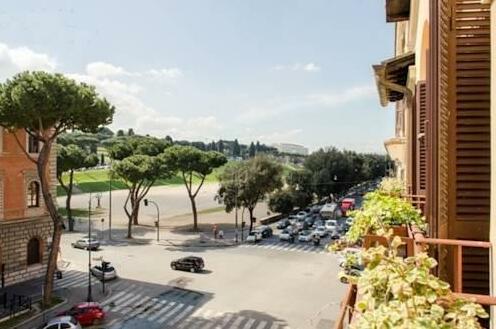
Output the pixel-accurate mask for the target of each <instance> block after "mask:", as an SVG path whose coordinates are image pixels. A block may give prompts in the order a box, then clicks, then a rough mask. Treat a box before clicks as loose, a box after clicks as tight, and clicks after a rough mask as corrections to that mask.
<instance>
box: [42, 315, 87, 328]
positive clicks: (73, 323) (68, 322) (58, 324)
mask: <svg viewBox="0 0 496 329" xmlns="http://www.w3.org/2000/svg"><path fill="white" fill-rule="evenodd" d="M60 328H64V329H65V328H67V329H81V325H80V324H79V323H78V321H77V320H76V319H75V318H74V317H73V316H69V315H64V316H57V317H56V318H53V319H51V320H50V321H48V323H47V324H46V325H45V326H44V327H43V329H60Z"/></svg>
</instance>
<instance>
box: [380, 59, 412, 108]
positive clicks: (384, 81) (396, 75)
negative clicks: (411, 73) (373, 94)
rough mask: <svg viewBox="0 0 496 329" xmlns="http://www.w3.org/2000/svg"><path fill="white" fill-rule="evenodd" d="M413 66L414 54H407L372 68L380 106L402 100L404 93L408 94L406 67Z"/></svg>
mask: <svg viewBox="0 0 496 329" xmlns="http://www.w3.org/2000/svg"><path fill="white" fill-rule="evenodd" d="M414 64H415V53H413V52H408V53H405V54H403V55H400V56H397V57H393V58H390V59H386V60H385V61H382V62H381V64H378V65H373V66H372V67H373V68H374V73H375V81H376V83H377V89H378V92H379V98H380V101H381V105H382V106H387V104H388V103H389V102H397V101H399V100H401V99H403V97H404V95H405V93H406V92H408V89H407V87H406V83H407V79H408V67H409V66H410V65H414Z"/></svg>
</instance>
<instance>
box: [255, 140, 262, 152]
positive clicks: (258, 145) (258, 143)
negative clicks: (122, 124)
mask: <svg viewBox="0 0 496 329" xmlns="http://www.w3.org/2000/svg"><path fill="white" fill-rule="evenodd" d="M260 152H262V146H261V145H260V142H259V141H257V144H256V145H255V153H257V154H258V153H260Z"/></svg>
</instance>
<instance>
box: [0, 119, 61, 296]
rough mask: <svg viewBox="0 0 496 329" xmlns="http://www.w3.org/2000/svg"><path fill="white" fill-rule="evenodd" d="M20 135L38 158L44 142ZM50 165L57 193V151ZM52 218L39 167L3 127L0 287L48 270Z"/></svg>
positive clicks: (0, 150) (0, 133) (0, 138)
mask: <svg viewBox="0 0 496 329" xmlns="http://www.w3.org/2000/svg"><path fill="white" fill-rule="evenodd" d="M17 137H18V139H19V141H20V142H21V143H25V145H26V150H27V151H28V152H29V153H30V154H31V156H33V157H36V154H37V153H38V152H39V149H40V145H39V143H37V142H36V141H34V140H33V138H32V137H28V135H27V134H26V133H25V132H24V131H18V132H17ZM50 161H51V163H50V166H49V170H50V176H51V182H52V187H53V191H52V193H53V195H56V194H55V193H56V190H55V189H56V168H55V166H56V153H55V152H53V153H52V156H51V159H50ZM51 236H52V221H51V219H50V217H49V216H48V212H47V210H46V207H45V204H44V202H43V197H42V193H41V186H40V183H39V179H38V175H37V171H36V166H35V164H34V163H33V162H32V161H30V160H29V159H28V158H27V156H26V155H25V154H24V152H23V150H22V149H21V148H20V147H19V145H18V143H17V141H16V139H15V137H14V135H13V134H11V133H8V132H7V131H5V130H3V129H2V128H1V127H0V280H1V281H0V287H3V286H8V285H11V284H14V283H18V282H21V281H25V280H28V279H31V278H35V277H39V276H42V275H43V274H44V272H45V269H46V264H47V261H48V254H49V248H50V241H51Z"/></svg>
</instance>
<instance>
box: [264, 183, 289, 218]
mask: <svg viewBox="0 0 496 329" xmlns="http://www.w3.org/2000/svg"><path fill="white" fill-rule="evenodd" d="M294 207H295V205H294V196H293V191H291V190H289V189H284V190H279V191H276V192H274V193H272V194H271V195H270V198H269V209H270V210H271V211H273V212H279V213H281V214H283V215H287V214H289V213H290V212H291V211H292V210H293V209H294Z"/></svg>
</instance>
